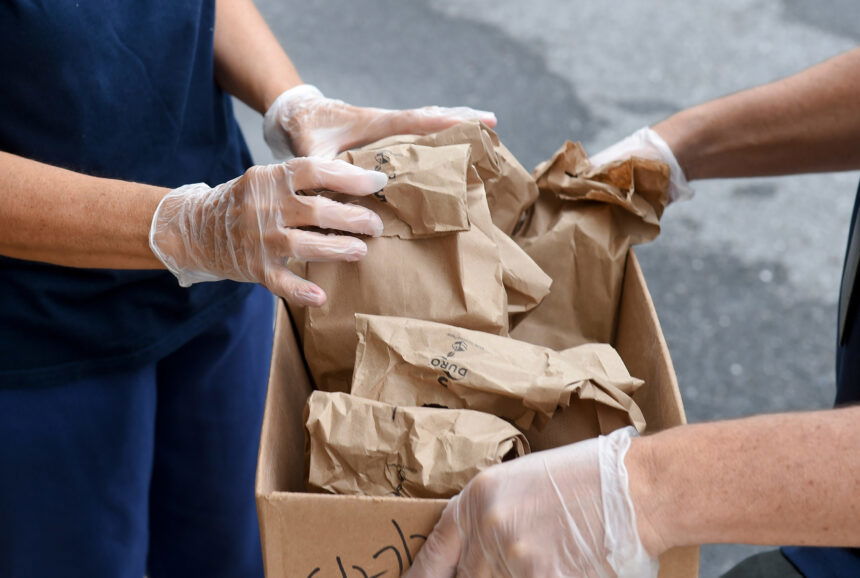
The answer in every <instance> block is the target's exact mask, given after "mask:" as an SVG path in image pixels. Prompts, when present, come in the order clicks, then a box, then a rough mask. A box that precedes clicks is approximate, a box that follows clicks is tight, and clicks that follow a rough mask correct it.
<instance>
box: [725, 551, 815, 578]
mask: <svg viewBox="0 0 860 578" xmlns="http://www.w3.org/2000/svg"><path fill="white" fill-rule="evenodd" d="M722 578H803V574H801V573H800V572H798V571H797V569H796V568H795V567H794V566H793V565H792V564H791V562H789V561H788V559H787V558H786V557H785V556H783V555H782V552H781V551H779V550H770V551H768V552H762V553H761V554H756V555H755V556H750V557H749V558H747V559H745V560H742V561H741V562H740V564H738V565H737V566H735V567H734V568H732V569H731V570H729V571H728V572H726V573H725V574H723V576H722Z"/></svg>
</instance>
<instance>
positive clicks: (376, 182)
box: [149, 158, 388, 305]
mask: <svg viewBox="0 0 860 578" xmlns="http://www.w3.org/2000/svg"><path fill="white" fill-rule="evenodd" d="M387 182H388V177H387V176H386V175H385V174H384V173H379V172H376V171H368V170H364V169H361V168H359V167H356V166H353V165H351V164H349V163H346V162H344V161H339V160H324V159H316V158H301V159H293V160H291V161H289V162H286V163H282V164H277V165H269V166H256V167H251V168H250V169H248V171H247V172H246V173H245V174H244V175H242V176H240V177H238V178H235V179H233V180H232V181H229V182H227V183H224V184H222V185H218V186H217V187H215V188H212V187H209V186H208V185H205V184H203V183H197V184H193V185H186V186H184V187H179V188H178V189H175V190H173V191H171V192H170V193H168V194H167V195H166V196H165V197H164V199H162V201H161V202H160V203H159V205H158V208H157V209H156V211H155V215H154V216H153V218H152V226H151V228H150V233H149V245H150V247H151V248H152V252H153V253H155V255H156V256H157V257H158V258H159V259H160V260H161V261H162V262H163V263H164V264H165V265H166V266H167V268H168V269H169V270H170V271H171V272H172V273H173V274H174V275H176V277H177V278H178V279H179V284H180V285H182V286H183V287H188V286H189V285H191V284H192V283H198V282H200V281H217V280H220V279H233V280H234V281H251V282H255V283H262V284H263V285H265V286H266V287H268V288H269V290H271V291H272V292H273V293H275V294H277V295H280V296H282V297H284V298H285V299H287V300H288V301H290V302H292V303H295V304H298V305H322V304H323V303H325V299H326V296H325V293H324V292H323V290H322V289H320V288H319V287H318V286H316V285H315V284H313V283H311V282H309V281H306V280H304V279H302V278H300V277H298V276H297V275H294V274H293V273H292V272H290V271H289V270H288V269H287V268H286V261H287V259H288V258H289V257H294V258H297V259H304V260H307V261H356V260H358V259H361V258H362V257H363V256H364V255H365V254H366V253H367V246H366V245H365V244H364V242H363V241H362V240H360V239H357V238H355V237H349V236H345V235H333V234H330V235H324V234H322V233H317V232H312V231H305V230H301V229H297V228H296V227H306V226H313V227H319V228H323V229H336V230H340V231H346V232H349V233H357V234H361V235H371V236H378V235H380V234H382V220H381V219H380V218H379V216H378V215H376V213H374V212H373V211H371V210H369V209H366V208H364V207H360V206H357V205H347V204H343V203H338V202H335V201H333V200H331V199H328V198H326V197H320V196H315V195H309V196H304V195H301V194H298V193H299V191H312V190H313V189H320V188H322V189H329V190H332V191H338V192H342V193H348V194H352V195H369V194H372V193H375V192H378V191H380V190H382V188H383V187H384V186H385V184H386V183H387Z"/></svg>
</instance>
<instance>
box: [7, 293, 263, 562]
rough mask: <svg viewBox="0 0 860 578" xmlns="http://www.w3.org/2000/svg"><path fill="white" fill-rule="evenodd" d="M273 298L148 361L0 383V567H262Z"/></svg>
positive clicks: (257, 300) (245, 305) (256, 300)
mask: <svg viewBox="0 0 860 578" xmlns="http://www.w3.org/2000/svg"><path fill="white" fill-rule="evenodd" d="M272 305H273V299H272V296H271V295H270V294H269V293H268V292H267V291H265V290H263V289H255V290H254V291H253V292H252V293H251V294H250V295H249V296H248V297H247V298H246V299H245V300H244V301H242V302H240V303H239V304H237V306H236V309H235V310H234V311H232V312H231V313H230V314H228V315H225V316H224V317H222V318H221V319H219V320H217V321H216V322H215V323H213V324H212V325H211V326H210V327H209V328H208V329H207V330H206V331H205V332H204V333H202V334H201V335H198V336H197V337H195V338H194V339H192V340H191V341H189V342H188V343H186V344H185V345H184V346H183V347H181V348H180V349H178V350H177V351H175V352H173V353H172V354H170V355H168V356H167V357H165V358H163V359H161V360H159V361H158V362H156V363H152V364H150V365H146V366H144V367H134V368H129V369H126V370H123V371H117V372H114V373H111V374H107V375H99V376H92V377H88V378H85V379H81V380H77V381H74V382H71V383H68V384H65V385H63V386H58V387H50V388H29V389H14V390H0V576H3V577H4V578H17V577H21V578H41V577H45V578H47V577H51V578H54V577H74V576H80V577H82V578H83V577H86V578H101V577H104V578H122V577H128V578H142V576H143V575H144V574H147V575H148V576H149V577H150V578H164V577H183V578H185V577H191V576H206V577H207V578H210V577H218V576H224V577H228V576H229V577H230V578H236V577H254V578H257V577H260V576H262V566H261V554H260V542H259V535H258V529H257V519H256V514H255V508H254V492H253V483H254V469H255V461H256V455H257V445H258V439H259V432H260V423H261V417H262V410H263V404H264V400H265V391H266V380H267V374H268V362H269V355H270V351H271V345H272V315H273V307H272Z"/></svg>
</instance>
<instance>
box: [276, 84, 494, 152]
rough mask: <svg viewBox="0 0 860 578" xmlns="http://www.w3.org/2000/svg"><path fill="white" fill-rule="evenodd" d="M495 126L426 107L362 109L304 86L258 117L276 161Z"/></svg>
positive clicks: (482, 115) (472, 113)
mask: <svg viewBox="0 0 860 578" xmlns="http://www.w3.org/2000/svg"><path fill="white" fill-rule="evenodd" d="M467 120H479V121H481V122H483V123H484V124H486V125H487V126H490V127H493V126H495V125H496V116H495V115H494V114H493V113H491V112H485V111H481V110H474V109H471V108H468V107H465V106H463V107H457V108H442V107H438V106H428V107H424V108H415V109H411V110H386V109H382V108H362V107H358V106H352V105H349V104H346V103H345V102H343V101H340V100H333V99H330V98H326V97H324V96H323V94H322V93H321V92H320V91H319V90H318V89H317V88H316V87H315V86H311V85H310V84H302V85H299V86H296V87H294V88H291V89H290V90H288V91H286V92H284V93H283V94H282V95H281V96H279V97H278V98H277V99H276V100H275V102H274V103H272V105H271V106H270V107H269V110H268V111H267V112H266V116H265V117H264V118H263V136H264V138H265V139H266V143H267V144H268V145H269V148H270V149H271V150H272V154H273V155H274V156H275V158H276V159H285V158H287V157H288V156H289V155H290V153H292V154H293V155H295V156H319V157H324V158H334V157H335V156H336V155H337V154H338V153H339V152H341V151H345V150H347V149H351V148H354V147H357V146H361V145H364V144H367V143H371V142H373V141H376V140H379V139H381V138H385V137H387V136H391V135H395V134H429V133H431V132H437V131H440V130H444V129H446V128H448V127H450V126H453V125H455V124H457V123H459V122H463V121H467Z"/></svg>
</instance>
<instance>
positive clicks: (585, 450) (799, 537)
mask: <svg viewBox="0 0 860 578" xmlns="http://www.w3.org/2000/svg"><path fill="white" fill-rule="evenodd" d="M858 420H860V408H847V409H839V410H828V411H819V412H809V413H796V414H781V415H768V416H758V417H753V418H747V419H742V420H732V421H724V422H714V423H707V424H700V425H690V426H681V427H677V428H673V429H670V430H667V431H665V432H661V433H658V434H655V435H651V436H646V437H643V438H633V439H632V440H630V444H629V450H627V451H626V452H625V451H618V448H619V447H621V448H622V450H623V449H624V447H623V446H624V442H623V438H624V437H625V435H626V433H625V432H624V431H623V430H619V431H618V432H614V433H613V434H611V435H610V436H608V437H607V438H601V439H602V440H610V439H611V440H614V443H607V442H606V441H604V443H603V444H602V445H600V444H598V443H596V440H588V441H587V442H582V443H579V444H573V445H571V446H566V447H563V448H556V449H554V450H549V451H547V452H538V453H535V454H532V455H531V456H526V458H528V460H526V459H524V458H519V459H517V460H514V461H512V462H508V463H506V464H503V465H501V466H497V467H495V468H490V469H489V470H486V471H485V472H482V473H481V474H479V475H478V476H477V477H476V478H475V479H474V480H473V481H472V482H471V483H470V484H469V485H468V486H467V487H466V489H464V491H463V492H462V493H461V494H460V495H459V497H457V498H455V499H454V500H452V501H451V504H450V505H449V506H448V508H446V510H445V513H444V514H443V516H442V519H441V520H440V522H439V524H438V525H437V528H436V529H435V530H434V532H433V533H432V534H431V536H430V537H429V539H428V541H427V543H426V544H425V546H424V548H422V550H421V552H419V555H418V557H417V558H416V561H415V566H414V570H413V571H412V573H410V574H408V577H409V578H429V577H430V576H434V577H435V576H457V575H461V576H462V575H469V576H471V575H473V574H474V575H484V574H481V572H485V573H486V572H490V574H492V575H493V576H508V577H518V578H519V577H526V576H538V575H569V574H576V575H582V576H614V575H616V574H617V575H619V576H622V577H639V576H655V575H656V571H655V569H654V567H653V566H651V565H650V562H649V559H651V560H653V558H656V557H657V556H658V555H659V554H661V553H662V552H664V551H665V550H667V549H669V548H671V547H674V546H683V545H691V544H701V543H710V542H743V543H750V544H798V545H830V546H860V516H858V509H860V498H858V494H857V488H856V481H857V480H858V479H860V459H858V458H857V457H856V446H857V443H858V441H860V426H858V423H860V421H858ZM613 448H614V449H613ZM619 498H623V499H619ZM619 504H620V505H621V506H622V507H619ZM625 504H626V505H627V507H626V508H625V507H623V506H624V505H625ZM607 505H609V506H612V507H607ZM640 548H641V549H643V550H644V552H645V553H646V554H645V556H644V557H643V556H641V555H640V556H636V553H637V552H639V553H640V554H641V550H640ZM610 559H611V560H614V565H612V564H611V563H610V561H609V560H610ZM625 562H629V565H628V566H627V567H624V566H623V564H624V563H625ZM458 565H459V571H460V572H461V574H457V572H458V570H457V567H458ZM469 572H471V573H469ZM490 574H487V575H490Z"/></svg>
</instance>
